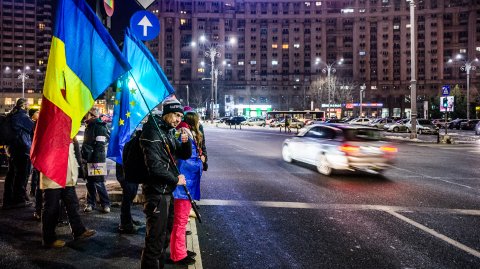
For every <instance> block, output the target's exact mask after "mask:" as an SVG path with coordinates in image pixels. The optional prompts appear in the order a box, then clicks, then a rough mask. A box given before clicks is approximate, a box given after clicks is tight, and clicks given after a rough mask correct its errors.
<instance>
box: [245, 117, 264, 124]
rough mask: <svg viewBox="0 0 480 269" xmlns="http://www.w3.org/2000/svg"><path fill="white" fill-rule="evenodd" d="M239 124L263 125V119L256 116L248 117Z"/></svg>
mask: <svg viewBox="0 0 480 269" xmlns="http://www.w3.org/2000/svg"><path fill="white" fill-rule="evenodd" d="M241 124H243V125H248V126H265V119H263V118H257V117H254V118H249V119H247V120H246V121H244V122H242V123H241Z"/></svg>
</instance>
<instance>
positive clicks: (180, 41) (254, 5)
mask: <svg viewBox="0 0 480 269" xmlns="http://www.w3.org/2000/svg"><path fill="white" fill-rule="evenodd" d="M415 2H417V5H416V7H415V13H416V23H415V29H416V30H417V34H416V42H415V44H414V45H415V47H416V48H415V49H416V52H417V60H416V63H417V76H416V79H417V96H418V98H417V102H418V108H419V115H420V117H422V116H423V115H424V114H423V109H424V108H425V109H426V108H429V109H431V108H432V105H436V106H437V107H438V105H437V103H438V96H439V94H440V89H441V87H442V85H445V84H449V85H458V87H460V89H461V90H462V91H463V92H465V91H466V90H465V89H466V74H465V72H462V71H461V70H460V67H461V66H462V62H461V61H460V58H461V57H463V59H464V60H472V59H474V58H475V57H480V1H479V0H422V1H415ZM150 10H151V11H152V12H154V13H156V14H157V15H158V18H159V19H160V24H161V32H160V35H159V37H158V39H156V40H154V41H150V42H149V43H148V44H149V47H150V48H151V50H152V51H153V52H154V54H155V56H156V57H157V58H158V59H159V62H160V65H161V66H162V67H163V69H164V71H165V72H166V74H167V76H168V77H169V78H170V80H171V81H172V82H173V84H174V87H175V88H176V89H177V95H178V96H180V98H182V99H184V102H186V101H187V100H186V98H187V92H188V95H189V98H188V103H189V104H190V105H191V106H197V107H205V106H207V107H208V103H209V101H210V99H211V98H212V97H211V93H212V92H213V91H214V90H212V81H211V78H212V76H211V70H212V65H211V62H212V61H211V58H210V57H207V56H206V55H205V50H206V49H208V48H210V47H211V46H216V47H217V52H218V53H217V54H215V57H213V59H214V66H213V69H214V70H215V69H218V70H219V71H220V73H221V75H220V76H218V77H219V78H218V81H217V85H218V91H217V90H215V93H214V95H217V97H218V101H217V102H216V103H219V104H220V113H221V114H223V112H225V113H226V114H245V113H247V114H248V113H249V111H248V109H247V108H250V110H251V111H258V109H259V107H261V109H262V110H263V109H265V107H262V106H261V105H267V106H268V105H270V106H271V107H272V109H275V110H286V109H295V110H299V109H301V110H303V109H310V108H312V107H313V108H320V109H322V108H321V107H322V105H323V106H325V104H326V103H330V105H331V106H334V105H338V106H340V107H341V104H346V105H345V106H343V107H342V110H341V113H343V114H344V115H345V114H346V115H356V114H358V110H359V109H358V107H357V106H355V103H356V105H358V102H359V95H360V85H363V83H365V97H364V98H363V101H364V102H365V103H371V106H366V107H364V109H363V111H364V113H366V114H367V115H369V116H370V115H377V116H380V115H383V116H397V117H398V116H408V115H409V113H410V109H409V108H410V88H409V86H410V80H411V77H410V70H411V69H410V49H411V44H410V27H411V25H410V13H409V10H410V4H409V2H407V1H405V0H335V1H333V0H320V1H308V0H305V1H300V0H298V1H285V0H258V1H250V0H201V1H192V0H162V1H156V3H155V4H154V5H153V6H152V7H150ZM203 37H205V39H204V40H202V38H203ZM231 39H233V40H235V41H236V43H235V44H234V45H231V44H230V43H229V42H230V40H231ZM202 41H203V42H202ZM192 42H193V44H194V45H195V46H192ZM457 54H458V55H460V56H457ZM450 59H457V61H453V62H452V63H448V61H449V60H450ZM328 69H330V71H331V72H330V73H331V74H330V75H331V80H334V78H335V81H336V83H335V88H333V89H332V88H329V89H330V91H328V93H329V94H325V90H324V89H325V87H323V86H321V85H322V80H323V81H324V80H325V79H326V77H327V74H326V73H328V72H327V71H328ZM334 69H335V71H336V72H335V73H333V71H334ZM322 71H325V72H322ZM478 73H480V72H478V71H477V72H476V73H475V72H474V71H472V72H471V76H470V78H471V80H470V86H471V87H470V93H471V97H472V98H471V99H470V100H471V101H472V104H473V103H475V104H480V100H479V93H478V89H479V88H480V85H479V82H480V80H479V78H480V76H479V75H478ZM187 86H188V87H187ZM213 89H215V88H213ZM425 101H428V102H429V103H428V105H427V103H425ZM424 105H425V107H424ZM472 107H474V106H472ZM323 110H324V109H323ZM339 113H340V109H339ZM254 114H255V113H254ZM342 116H343V115H342Z"/></svg>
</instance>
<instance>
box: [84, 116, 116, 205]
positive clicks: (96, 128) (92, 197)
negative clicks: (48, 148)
mask: <svg viewBox="0 0 480 269" xmlns="http://www.w3.org/2000/svg"><path fill="white" fill-rule="evenodd" d="M98 116H99V113H98V110H97V109H96V108H92V109H90V111H89V112H88V113H87V115H86V116H85V117H86V121H85V123H86V128H85V135H84V140H83V145H82V150H81V151H82V162H83V164H82V165H87V164H88V163H94V164H96V163H105V162H106V158H107V157H106V152H105V146H106V145H107V143H108V139H109V138H110V135H109V132H108V129H107V126H106V123H105V122H103V121H102V120H101V119H100V118H99V117H98ZM86 185H87V204H86V205H85V209H84V210H83V211H84V212H91V211H92V210H93V209H95V208H96V206H95V205H96V200H97V199H96V197H97V193H98V196H99V198H100V205H101V208H100V210H101V211H102V212H103V213H110V198H109V197H108V193H107V188H106V187H105V175H98V176H87V184H86Z"/></svg>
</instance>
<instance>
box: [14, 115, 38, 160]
mask: <svg viewBox="0 0 480 269" xmlns="http://www.w3.org/2000/svg"><path fill="white" fill-rule="evenodd" d="M12 129H13V130H14V131H15V134H16V138H15V140H14V141H13V143H12V145H11V147H10V149H9V151H10V153H11V154H12V155H27V156H30V148H31V147H32V137H31V136H30V135H31V133H32V130H33V121H32V120H31V119H30V118H29V117H28V115H27V111H26V110H24V109H19V110H18V111H16V112H14V113H13V115H12Z"/></svg>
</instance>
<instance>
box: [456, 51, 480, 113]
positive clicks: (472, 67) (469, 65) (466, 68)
mask: <svg viewBox="0 0 480 269" xmlns="http://www.w3.org/2000/svg"><path fill="white" fill-rule="evenodd" d="M473 62H478V58H475V59H474V60H473V61H465V62H464V64H463V66H462V67H460V70H462V71H467V120H470V70H475V69H477V67H476V66H475V65H472V63H473Z"/></svg>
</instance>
